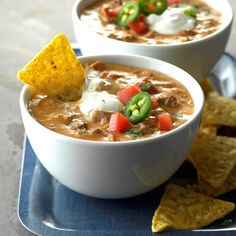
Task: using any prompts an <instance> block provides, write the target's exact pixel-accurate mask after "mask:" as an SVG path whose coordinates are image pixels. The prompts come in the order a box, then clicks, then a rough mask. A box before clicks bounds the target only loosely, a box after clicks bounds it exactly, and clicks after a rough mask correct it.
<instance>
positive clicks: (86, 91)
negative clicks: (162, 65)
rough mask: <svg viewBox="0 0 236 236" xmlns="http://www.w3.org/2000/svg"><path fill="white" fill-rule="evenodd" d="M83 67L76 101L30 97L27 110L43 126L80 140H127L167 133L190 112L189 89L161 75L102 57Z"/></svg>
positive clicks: (192, 107) (39, 95)
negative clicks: (83, 81)
mask: <svg viewBox="0 0 236 236" xmlns="http://www.w3.org/2000/svg"><path fill="white" fill-rule="evenodd" d="M83 67H84V71H85V74H84V77H85V85H84V86H83V91H82V97H81V98H80V99H79V100H78V101H62V100H61V99H58V98H56V97H50V96H47V95H45V94H41V93H36V94H35V95H34V96H33V98H32V100H31V101H30V103H29V111H30V113H31V114H32V116H33V117H34V118H35V119H37V120H38V121H39V122H40V123H41V124H42V125H44V126H46V127H48V128H49V129H51V130H54V131H56V132H58V133H61V134H65V135H68V136H72V137H76V138H80V139H87V140H98V141H126V140H134V139H140V138H147V137H151V136H156V135H159V134H161V133H165V132H168V131H170V130H172V129H175V128H177V127H179V126H180V125H182V124H183V123H185V122H186V121H187V120H188V119H189V118H190V116H191V114H192V113H193V109H194V105H193V101H192V98H191V95H190V94H189V93H188V91H187V90H186V89H185V88H184V86H183V85H181V84H180V83H179V82H178V81H176V80H174V79H173V78H170V77H168V76H166V75H164V74H162V73H159V72H157V71H153V70H145V69H142V68H136V67H130V66H125V65H117V64H111V63H103V62H101V61H95V62H89V63H87V64H85V65H83ZM172 114H173V115H172ZM174 114H179V116H175V115H174Z"/></svg>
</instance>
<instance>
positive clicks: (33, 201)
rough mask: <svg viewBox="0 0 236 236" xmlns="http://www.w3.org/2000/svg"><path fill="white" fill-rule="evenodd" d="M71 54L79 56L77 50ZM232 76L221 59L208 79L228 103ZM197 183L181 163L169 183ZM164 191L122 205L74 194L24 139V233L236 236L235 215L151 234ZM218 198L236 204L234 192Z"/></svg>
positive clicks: (228, 62) (229, 64)
mask: <svg viewBox="0 0 236 236" xmlns="http://www.w3.org/2000/svg"><path fill="white" fill-rule="evenodd" d="M74 50H75V52H76V54H77V55H80V50H79V49H74ZM220 68H221V70H220ZM230 68H231V69H230ZM233 73H235V59H234V58H233V57H231V56H230V55H229V54H225V55H224V56H223V57H222V59H221V61H220V62H219V63H218V65H217V66H216V67H215V68H214V70H213V73H212V78H213V79H216V78H217V81H214V82H215V86H218V89H219V90H220V91H223V90H222V88H223V89H225V90H224V93H225V94H224V95H227V91H230V94H229V93H228V94H229V96H231V97H234V96H235V90H234V88H235V82H236V80H235V77H234V76H235V74H233ZM219 78H220V79H219ZM230 81H231V82H230ZM229 82H230V83H229ZM227 88H228V89H230V90H227ZM195 179H196V172H195V170H194V169H193V167H192V166H191V165H190V164H188V163H185V164H184V165H183V166H182V167H181V168H180V170H179V171H178V172H177V173H176V174H175V176H173V177H172V178H171V179H170V180H169V182H174V183H178V184H183V183H187V182H188V183H191V182H194V181H195ZM163 190H164V185H162V186H160V187H159V188H157V189H155V190H153V191H151V192H149V193H147V194H144V195H141V196H139V197H134V198H129V199H124V200H101V199H95V198H91V197H87V196H84V195H81V194H78V193H76V192H74V191H72V190H69V189H68V188H66V187H64V186H63V185H61V184H60V183H59V182H58V181H56V180H55V179H54V178H53V177H52V176H51V175H50V174H49V173H48V172H47V171H46V170H45V168H44V167H43V166H42V165H41V163H40V162H39V161H38V159H37V157H36V156H35V153H34V151H33V150H32V147H31V145H30V143H29V141H28V139H27V138H26V139H25V144H24V150H23V160H22V174H21V184H20V191H19V203H18V216H19V219H20V221H21V222H22V224H23V225H24V226H25V227H26V228H27V229H28V230H30V231H32V232H33V233H35V234H38V235H46V236H65V235H72V236H73V235H79V236H106V235H112V236H122V235H124V236H150V235H166V236H180V235H181V236H198V235H201V236H208V235H216V236H226V235H227V236H231V235H236V231H234V230H236V211H233V212H232V213H231V214H229V215H227V217H226V218H225V219H222V220H218V221H216V222H215V223H213V224H212V225H210V226H209V227H208V228H207V229H203V230H200V231H175V230H171V231H166V232H164V233H162V234H152V232H151V220H152V216H153V213H154V211H155V209H156V208H157V206H158V204H159V201H160V198H161V196H162V193H163ZM221 198H222V199H224V200H228V201H233V202H235V203H236V191H233V192H230V193H228V194H225V195H223V196H222V197H221Z"/></svg>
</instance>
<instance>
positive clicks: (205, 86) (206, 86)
mask: <svg viewBox="0 0 236 236" xmlns="http://www.w3.org/2000/svg"><path fill="white" fill-rule="evenodd" d="M200 86H201V87H202V90H203V92H204V94H205V95H208V94H209V93H210V92H213V91H215V89H214V87H213V85H212V83H211V81H210V80H209V79H204V80H203V81H201V83H200Z"/></svg>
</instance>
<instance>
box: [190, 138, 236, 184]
mask: <svg viewBox="0 0 236 236" xmlns="http://www.w3.org/2000/svg"><path fill="white" fill-rule="evenodd" d="M189 159H190V161H191V162H192V163H193V165H194V167H195V168H196V169H197V171H198V175H199V176H200V177H201V178H203V179H204V180H205V181H207V182H208V183H209V184H210V185H211V186H212V187H215V188H218V187H220V186H221V185H222V184H223V183H224V182H225V181H226V179H227V177H228V176H229V174H230V173H231V171H232V170H233V168H234V166H235V163H236V139H234V138H228V137H223V136H213V135H209V134H206V133H199V135H198V137H197V139H196V141H195V143H194V145H193V148H192V150H191V153H190V158H189Z"/></svg>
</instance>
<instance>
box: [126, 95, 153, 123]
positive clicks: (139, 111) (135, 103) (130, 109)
mask: <svg viewBox="0 0 236 236" xmlns="http://www.w3.org/2000/svg"><path fill="white" fill-rule="evenodd" d="M151 109H152V99H151V96H150V94H149V93H147V92H142V93H138V94H137V95H135V96H134V97H132V98H131V100H130V101H129V102H128V104H127V106H126V107H125V110H124V114H125V116H126V117H127V118H128V119H129V121H130V122H131V123H133V124H137V123H139V122H141V121H143V120H144V119H145V118H146V117H147V116H148V115H149V113H150V111H151Z"/></svg>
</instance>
